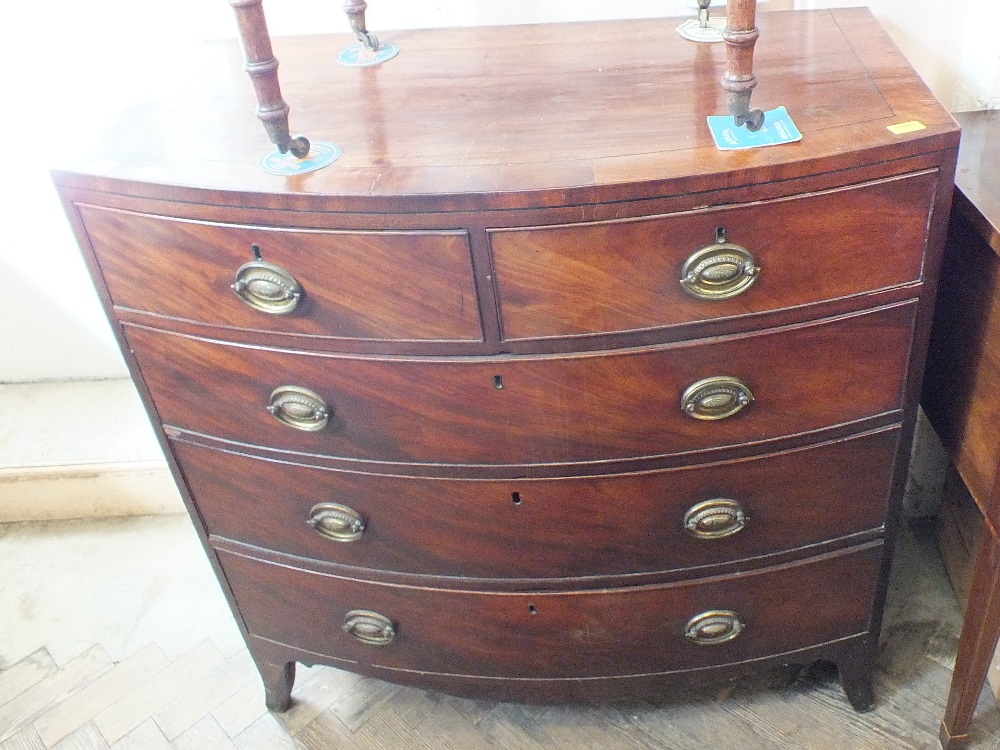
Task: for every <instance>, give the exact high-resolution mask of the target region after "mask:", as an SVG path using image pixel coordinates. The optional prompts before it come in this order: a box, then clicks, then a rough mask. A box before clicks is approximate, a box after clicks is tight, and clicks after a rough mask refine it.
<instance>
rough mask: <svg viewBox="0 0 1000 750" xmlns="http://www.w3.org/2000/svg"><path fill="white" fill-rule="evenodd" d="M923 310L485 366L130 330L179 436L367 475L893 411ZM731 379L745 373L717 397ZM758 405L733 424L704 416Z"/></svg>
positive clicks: (808, 426) (773, 433) (670, 448)
mask: <svg viewBox="0 0 1000 750" xmlns="http://www.w3.org/2000/svg"><path fill="white" fill-rule="evenodd" d="M915 310H916V305H915V304H914V303H906V304H901V305H897V306H893V307H888V308H884V309H879V310H876V311H872V312H868V313H865V314H857V315H851V316H846V317H842V318H834V319H830V320H826V321H821V322H814V323H809V324H802V325H797V326H792V327H788V328H784V329H775V330H769V331H766V332H762V333H758V334H747V335H740V336H734V337H731V338H724V339H723V338H720V339H712V340H708V341H693V342H684V343H682V344H672V345H666V346H659V347H650V348H644V349H627V350H617V351H610V352H600V353H592V354H587V355H572V356H570V355H566V356H558V355H555V356H531V357H528V356H525V357H493V358H480V359H471V358H470V359H462V358H451V359H449V358H440V359H417V358H390V357H386V358H381V359H377V358H363V357H348V356H340V355H329V354H316V353H301V352H300V353H293V352H288V351H278V350H265V349H255V348H251V347H241V346H232V345H227V344H222V343H218V342H211V341H205V340H199V339H195V338H191V337H188V336H183V335H178V334H171V333H166V332H162V331H155V330H152V329H148V328H144V327H140V326H134V325H127V326H125V329H126V335H127V338H128V342H129V345H130V347H131V348H132V350H133V351H134V352H135V356H136V358H137V360H138V363H139V366H140V369H141V371H142V375H143V378H144V380H145V382H146V384H147V386H148V387H149V391H150V393H151V394H152V397H153V401H154V403H155V406H156V409H157V412H158V413H159V416H160V418H161V419H162V421H163V422H164V423H166V424H168V425H172V426H174V427H177V428H181V429H186V430H189V431H193V432H199V433H205V434H208V435H213V436H217V437H220V438H223V439H226V440H232V441H236V442H240V443H249V444H256V445H264V446H269V447H274V448H277V449H279V450H289V451H297V452H304V453H316V454H322V455H329V456H336V457H340V458H344V459H348V460H356V461H359V464H358V467H359V469H363V465H364V464H363V463H362V462H366V461H385V462H394V463H404V464H406V463H423V464H426V463H433V464H459V465H464V464H493V465H528V464H541V463H546V464H572V463H576V462H586V461H603V460H614V459H628V458H633V457H647V456H659V455H669V454H675V453H679V452H690V451H698V450H705V449H712V448H717V447H720V446H735V445H741V444H745V443H756V442H759V441H763V440H768V439H773V438H779V437H784V436H789V435H796V434H801V433H806V432H809V431H812V430H818V429H822V428H826V427H830V426H832V425H839V424H842V423H848V422H853V421H856V420H860V419H864V418H868V417H872V416H876V415H881V414H885V413H889V412H893V411H895V410H897V409H899V408H900V404H901V399H902V393H903V386H904V380H905V374H906V365H907V360H908V356H909V351H910V340H911V331H912V327H913V319H914V313H915ZM718 377H726V378H732V379H733V380H727V381H725V384H724V385H720V386H719V387H718V388H717V387H716V386H715V385H714V384H715V383H717V381H716V380H714V379H715V378H718ZM734 381H739V382H738V383H736V384H734ZM299 389H305V393H303V392H301V391H300V390H299ZM300 393H302V394H303V395H302V398H299V396H297V395H296V394H300ZM306 393H307V394H309V395H305V394H306ZM747 394H749V396H748V395H747ZM750 396H752V398H753V401H752V402H750V403H749V404H748V405H747V406H745V407H744V408H742V409H741V410H739V411H738V412H736V413H735V414H734V415H733V416H730V417H728V418H725V419H716V420H707V419H700V418H695V416H692V413H701V412H702V409H701V407H702V406H706V407H713V408H714V407H720V408H721V407H725V406H726V405H727V404H731V405H732V404H737V403H742V402H743V401H745V400H747V399H749V397H750ZM685 397H686V398H685ZM298 402H301V403H298ZM309 402H312V403H313V405H309ZM685 403H686V404H687V406H688V407H689V409H690V411H688V410H685V408H684V406H683V405H684V404H685ZM303 404H304V405H303ZM269 406H270V409H271V411H269ZM272 412H273V413H272ZM296 413H301V414H302V418H301V419H299V418H298V417H295V414H296ZM275 415H278V416H280V417H281V419H280V420H279V418H277V417H276V416H275ZM708 415H710V414H708ZM702 416H706V414H702ZM282 420H283V421H284V422H289V423H293V424H297V425H298V426H297V427H296V426H289V424H285V423H283V421H282Z"/></svg>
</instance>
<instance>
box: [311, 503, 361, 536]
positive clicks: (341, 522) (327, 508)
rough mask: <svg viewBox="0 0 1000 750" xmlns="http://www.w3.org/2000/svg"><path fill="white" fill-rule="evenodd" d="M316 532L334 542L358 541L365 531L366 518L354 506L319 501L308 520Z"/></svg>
mask: <svg viewBox="0 0 1000 750" xmlns="http://www.w3.org/2000/svg"><path fill="white" fill-rule="evenodd" d="M306 523H308V524H309V525H310V526H311V527H312V528H313V529H315V530H316V533H317V534H319V535H320V536H322V537H325V538H326V539H330V540H332V541H334V542H356V541H358V540H359V539H360V538H361V537H362V536H363V535H364V533H365V527H366V525H367V524H365V519H364V518H363V517H362V515H361V514H360V513H358V512H357V511H356V510H354V508H349V507H347V506H346V505H340V504H339V503H319V504H317V505H314V506H313V507H312V508H311V509H310V510H309V520H308V521H306Z"/></svg>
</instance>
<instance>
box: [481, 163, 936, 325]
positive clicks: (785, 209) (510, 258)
mask: <svg viewBox="0 0 1000 750" xmlns="http://www.w3.org/2000/svg"><path fill="white" fill-rule="evenodd" d="M937 179H938V175H937V172H936V171H931V172H922V173H917V174H913V175H907V176H903V177H897V178H892V179H888V180H881V181H878V182H872V183H867V184H863V185H857V186H853V187H850V188H843V189H839V190H833V191H828V192H822V193H814V194H811V195H804V196H797V197H796V198H794V199H783V200H777V201H769V202H763V203H754V204H748V205H740V206H727V207H722V208H712V209H704V210H700V211H691V212H686V213H681V214H668V215H663V216H653V217H643V218H638V219H620V220H614V221H604V222H590V223H579V224H569V225H564V226H545V227H524V228H519V229H496V230H493V231H491V233H490V243H491V247H492V252H493V263H494V267H495V270H496V285H497V290H498V296H499V300H500V312H501V318H502V325H503V333H504V337H505V338H507V339H531V338H545V337H553V336H573V335H586V334H595V333H603V332H612V331H629V330H637V329H645V328H655V327H659V326H672V325H678V324H684V323H689V322H692V321H700V320H708V319H720V318H731V317H738V316H745V315H748V314H754V313H761V312H767V311H772V310H780V309H786V308H793V307H801V306H804V305H809V304H813V303H817V302H821V301H825V300H832V299H838V298H843V297H851V296H858V295H863V294H865V293H867V292H872V291H875V290H879V289H888V288H891V287H894V286H899V285H902V284H906V283H913V282H916V281H919V280H920V279H921V276H922V272H923V248H924V246H925V244H926V235H927V226H928V222H929V219H930V212H931V207H932V205H933V199H934V190H935V185H936V183H937ZM720 230H722V231H720ZM719 240H721V243H720V242H719ZM734 245H735V246H737V247H738V248H740V250H734V248H733V247H732V246H734ZM713 247H716V249H715V250H712V248H713ZM741 250H742V251H744V252H745V253H748V254H749V255H744V254H742V253H741ZM689 260H690V261H691V262H690V263H688V261H689ZM745 265H746V266H749V269H744V268H743V266H745ZM754 269H756V270H754ZM688 274H693V277H692V278H693V280H694V283H693V287H694V291H695V292H698V293H700V294H702V295H706V296H707V298H705V297H698V296H693V295H692V293H691V292H690V291H686V290H685V287H684V286H682V284H681V279H682V278H686V277H687V276H688Z"/></svg>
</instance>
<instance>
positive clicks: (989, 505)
mask: <svg viewBox="0 0 1000 750" xmlns="http://www.w3.org/2000/svg"><path fill="white" fill-rule="evenodd" d="M956 117H957V119H958V120H959V122H960V124H961V125H962V127H963V135H962V147H961V150H960V152H959V164H958V172H957V175H956V179H955V184H956V187H957V188H958V189H957V190H956V192H955V202H954V207H953V210H952V219H951V227H950V230H949V240H948V246H947V250H946V255H945V261H944V267H943V270H942V275H941V287H940V294H939V297H938V311H937V316H936V318H935V322H934V329H933V333H932V338H931V349H930V356H929V360H928V369H927V377H926V381H925V385H924V396H923V403H924V408H925V410H926V411H927V414H928V416H929V417H930V420H931V422H932V424H933V425H934V427H935V429H936V430H937V431H938V434H939V435H940V437H941V440H942V441H943V442H944V444H945V447H946V448H947V449H948V452H949V453H950V455H951V457H952V459H953V460H954V462H955V466H956V467H957V469H958V472H959V474H960V475H961V477H962V480H963V481H964V482H965V484H966V486H967V487H968V488H969V491H970V493H971V494H972V497H973V498H974V499H975V501H976V504H977V505H978V506H979V509H980V511H981V512H982V514H983V516H984V519H985V523H984V528H983V534H982V537H981V541H980V546H979V550H978V552H977V555H976V561H975V564H974V566H973V575H972V582H971V586H970V593H969V604H968V607H967V609H966V612H965V627H964V629H963V631H962V638H961V641H960V642H959V649H958V658H957V661H956V663H955V675H954V677H953V678H952V684H951V693H950V694H949V696H948V707H947V709H946V711H945V717H944V722H943V723H942V725H941V743H942V745H943V746H944V747H945V748H948V749H949V750H950V749H951V748H955V747H959V746H961V745H963V744H965V743H966V742H967V741H968V739H969V735H968V729H969V724H970V722H971V719H972V713H973V711H974V710H975V707H976V702H977V699H978V697H979V693H980V691H981V690H982V687H983V681H984V680H985V679H986V672H987V669H988V668H989V664H990V660H991V657H992V656H993V652H994V649H995V648H996V644H997V637H998V635H1000V537H998V532H997V529H998V528H1000V482H998V481H997V477H998V475H1000V465H998V464H1000V439H998V436H997V426H998V424H1000V400H998V398H997V397H998V395H1000V112H970V113H965V114H960V115H957V116H956Z"/></svg>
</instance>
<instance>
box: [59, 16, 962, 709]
mask: <svg viewBox="0 0 1000 750" xmlns="http://www.w3.org/2000/svg"><path fill="white" fill-rule="evenodd" d="M678 22H679V21H678V19H673V20H670V19H666V20H664V19H659V20H648V21H615V22H599V23H582V24H568V25H551V26H522V27H494V28H477V29H452V30H437V31H408V32H398V33H396V34H394V35H392V39H393V41H394V42H395V43H396V44H398V46H399V48H400V50H401V52H400V54H399V56H398V57H397V58H396V59H394V60H392V61H390V62H387V63H384V64H382V65H381V66H378V67H375V68H361V69H358V68H348V67H344V66H339V65H338V64H337V63H336V62H335V56H336V50H338V49H339V48H340V47H342V46H344V44H345V42H347V37H346V36H345V37H343V38H330V37H296V38H289V39H278V40H275V48H276V52H277V55H278V57H279V58H280V60H281V64H282V68H281V70H282V84H283V87H284V89H285V95H286V98H287V99H288V101H289V102H290V103H291V104H292V119H293V123H294V126H295V128H296V129H298V130H301V131H302V132H304V133H307V134H308V135H310V137H312V138H314V139H316V138H323V139H327V140H330V141H335V142H336V143H337V144H338V145H339V146H340V147H341V148H342V149H343V155H342V156H341V157H340V159H339V160H338V161H337V162H336V163H334V164H333V165H331V166H329V167H326V168H324V169H322V170H320V171H317V172H313V173H309V174H302V175H297V176H293V177H275V176H272V175H268V174H266V173H264V172H263V171H262V170H261V169H260V167H259V165H258V162H259V160H260V157H261V156H262V155H263V152H264V151H265V150H266V143H265V142H264V139H263V133H262V132H261V131H260V130H259V126H258V123H257V122H256V121H255V120H254V118H253V116H252V111H253V93H252V90H251V89H250V87H249V84H248V82H247V81H246V80H245V77H244V74H243V72H242V70H241V69H240V63H241V58H240V53H239V50H238V49H237V48H236V47H235V46H233V45H228V44H220V45H214V46H211V47H210V48H209V49H208V50H207V51H206V52H205V53H204V55H203V58H199V59H197V60H196V61H194V62H192V65H195V64H196V65H197V66H198V68H197V69H198V70H199V71H200V73H199V75H198V76H197V77H196V78H197V80H191V81H190V82H188V84H187V85H186V86H185V88H184V89H178V88H172V89H168V90H165V91H161V90H150V91H148V92H146V96H145V99H144V101H141V102H140V103H138V104H137V105H136V106H135V107H133V108H131V109H130V110H129V111H128V112H127V113H126V115H125V116H124V119H123V120H122V121H120V122H117V123H115V124H114V125H112V126H111V127H110V128H109V130H108V136H107V139H106V140H105V141H104V142H103V143H101V144H99V145H98V146H97V147H96V148H95V150H94V151H93V153H92V155H90V156H89V157H88V158H85V159H83V160H81V161H80V163H79V164H78V165H76V166H73V167H70V168H67V169H65V170H61V171H58V172H55V173H54V179H55V181H56V184H57V186H58V189H59V191H60V193H61V196H62V198H63V200H64V202H65V206H66V210H67V213H68V215H69V217H70V220H71V222H72V224H73V226H74V228H75V231H76V233H77V237H78V239H79V242H80V246H81V248H82V250H83V253H84V255H85V256H86V259H87V261H88V263H89V265H90V269H91V271H92V273H93V277H94V281H95V284H96V285H97V288H98V291H99V293H100V295H101V296H102V298H103V300H104V303H105V305H106V309H107V311H108V315H109V317H110V319H111V321H112V323H113V325H114V327H115V330H116V333H117V335H118V337H119V341H120V343H121V346H122V350H123V352H124V354H125V357H126V359H127V361H128V364H129V366H130V368H131V370H132V373H133V376H134V378H135V380H136V383H137V384H138V385H139V388H140V391H141V392H142V394H143V397H144V399H145V403H146V406H147V408H148V410H149V414H150V418H151V419H152V420H153V422H154V423H155V425H156V427H157V429H158V430H159V432H160V434H161V435H162V438H163V444H164V447H165V449H166V451H167V455H168V459H169V461H170V464H171V467H172V469H173V471H174V474H175V476H176V479H177V482H178V485H179V487H180V488H181V491H182V494H183V495H184V497H185V499H186V502H187V504H188V508H189V510H190V513H191V517H192V519H193V521H194V523H195V526H196V527H197V529H198V531H199V533H200V534H201V536H202V538H203V540H204V542H205V546H206V550H207V552H208V555H209V557H210V558H211V560H212V562H213V565H214V566H215V569H216V571H217V572H218V574H219V579H220V582H221V584H222V586H223V588H224V590H225V592H226V594H227V596H228V597H229V600H230V602H231V604H232V607H233V612H234V614H235V616H236V618H237V621H238V622H239V624H240V627H241V628H242V629H243V632H244V634H245V636H246V640H247V644H248V646H249V648H250V651H251V653H252V654H253V656H254V659H255V660H256V662H257V664H258V666H259V667H260V670H261V674H262V676H263V679H264V682H265V685H266V687H267V694H268V703H269V706H271V707H272V708H277V709H280V708H283V707H285V706H287V704H288V701H289V694H290V690H291V685H292V680H293V676H294V664H295V663H296V662H300V663H305V664H314V663H323V664H330V665H334V666H338V667H342V668H344V669H349V670H355V671H358V672H363V673H365V674H370V675H375V676H378V677H381V678H384V679H387V680H391V681H395V682H400V683H408V684H414V685H420V686H425V687H432V688H438V689H441V690H445V691H450V692H454V693H461V694H468V695H489V696H497V697H501V698H505V699H514V700H541V701H567V700H584V699H586V700H595V699H609V698H618V697H622V696H625V695H633V694H638V693H641V692H646V691H652V690H655V689H656V688H657V687H658V686H660V685H661V684H662V683H663V682H664V681H667V680H685V681H689V682H697V681H714V680H719V679H723V678H727V677H731V676H733V675H736V674H739V673H741V672H745V671H750V670H758V669H764V668H767V667H770V666H773V665H776V664H783V663H790V662H809V661H813V660H816V659H831V660H833V661H835V662H836V663H837V664H838V666H839V668H840V670H841V675H842V678H843V682H844V684H845V687H846V689H847V693H848V696H849V698H850V699H851V702H852V703H853V704H854V705H855V707H857V708H859V709H864V708H866V707H868V706H869V705H870V703H871V698H872V696H871V670H872V663H873V662H872V657H873V654H874V649H875V647H876V645H877V641H878V633H879V625H880V616H881V615H880V613H881V608H882V603H883V600H884V597H885V588H886V571H887V569H888V565H889V560H890V557H891V550H892V544H893V536H894V527H895V524H896V509H897V505H898V500H899V495H900V490H901V488H902V479H903V477H904V476H905V471H906V464H907V457H908V452H909V441H910V438H911V434H912V427H913V419H914V410H915V407H916V395H917V394H918V393H919V389H920V385H921V373H922V366H923V359H924V354H925V350H926V345H927V337H928V324H929V318H930V314H931V303H932V301H933V299H934V289H935V283H936V277H937V272H938V265H939V262H940V252H941V241H942V235H943V232H944V229H945V225H946V221H947V215H948V207H949V201H950V196H951V185H952V179H953V173H954V167H955V156H956V149H957V145H958V128H957V126H956V125H955V123H954V121H953V120H952V119H951V118H950V116H949V115H948V114H947V113H946V112H945V111H944V110H943V109H942V108H941V107H940V106H939V105H938V104H937V103H936V102H935V101H934V99H933V97H932V95H931V94H930V93H929V92H928V91H927V89H926V88H925V87H924V85H923V84H922V83H921V82H920V80H919V79H918V78H917V76H916V75H915V74H914V73H913V71H912V70H911V69H910V67H909V66H908V65H907V64H906V62H905V61H904V59H903V58H902V57H901V55H900V54H899V52H898V51H897V50H896V49H895V48H894V47H893V46H892V44H891V42H889V41H888V39H887V38H886V37H885V35H884V33H883V32H882V31H881V30H880V29H879V28H878V26H877V24H876V23H875V22H874V20H873V19H872V17H871V15H870V14H869V13H868V12H867V11H864V10H858V9H847V10H835V11H820V12H789V13H769V14H766V15H764V16H762V17H761V18H760V21H759V26H760V28H761V32H762V36H761V41H760V43H759V44H758V47H757V58H756V59H757V64H756V69H757V75H758V78H759V79H760V86H759V88H758V90H757V92H756V93H755V103H756V105H757V106H760V107H762V108H764V109H771V108H773V107H777V106H780V105H784V106H786V107H787V108H788V110H789V112H790V113H791V115H792V117H793V118H794V120H795V121H796V124H797V125H798V127H799V129H800V130H801V131H802V133H803V138H802V140H801V142H798V143H794V144H789V145H784V146H776V147H770V148H763V149H756V150H753V151H734V152H722V151H719V150H718V149H717V148H716V147H715V145H714V144H713V143H712V140H711V137H710V135H709V131H708V129H707V127H706V122H705V118H706V116H708V115H711V114H721V113H723V112H724V111H725V103H724V92H723V91H722V89H721V87H720V86H719V85H718V80H719V77H720V76H721V73H722V69H723V67H724V50H723V49H722V46H721V45H704V44H694V43H691V42H688V41H685V40H683V39H681V38H680V37H679V36H678V35H676V34H675V33H674V31H673V29H674V27H675V26H676V25H677V23H678ZM903 123H910V125H907V126H905V127H903V128H897V129H896V130H897V131H898V132H893V131H892V130H890V129H889V126H896V125H900V124H903ZM912 123H917V125H913V124H912ZM165 564H168V563H167V562H166V561H165Z"/></svg>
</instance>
